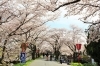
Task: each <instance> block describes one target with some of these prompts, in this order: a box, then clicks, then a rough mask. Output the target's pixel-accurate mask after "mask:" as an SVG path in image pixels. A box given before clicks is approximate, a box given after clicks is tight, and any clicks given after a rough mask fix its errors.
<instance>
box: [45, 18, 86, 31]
mask: <svg viewBox="0 0 100 66" xmlns="http://www.w3.org/2000/svg"><path fill="white" fill-rule="evenodd" d="M71 25H76V26H78V27H79V28H82V29H83V30H85V29H87V28H88V24H85V23H83V22H82V21H80V20H78V19H76V18H75V17H69V18H67V17H65V18H63V17H62V18H58V19H56V20H54V21H49V22H47V26H49V27H50V28H66V29H70V26H71Z"/></svg>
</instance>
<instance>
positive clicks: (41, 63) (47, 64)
mask: <svg viewBox="0 0 100 66" xmlns="http://www.w3.org/2000/svg"><path fill="white" fill-rule="evenodd" d="M29 66H70V65H67V64H65V63H62V64H60V63H59V62H55V61H46V60H44V59H36V60H34V61H33V62H32V63H31V64H30V65H29Z"/></svg>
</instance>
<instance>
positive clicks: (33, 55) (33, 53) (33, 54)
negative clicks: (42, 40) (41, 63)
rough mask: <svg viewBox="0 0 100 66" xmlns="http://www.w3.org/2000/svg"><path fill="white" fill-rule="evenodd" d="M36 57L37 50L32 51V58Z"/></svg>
mask: <svg viewBox="0 0 100 66" xmlns="http://www.w3.org/2000/svg"><path fill="white" fill-rule="evenodd" d="M34 59H35V51H33V52H32V60H34Z"/></svg>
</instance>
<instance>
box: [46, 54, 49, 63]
mask: <svg viewBox="0 0 100 66" xmlns="http://www.w3.org/2000/svg"><path fill="white" fill-rule="evenodd" d="M48 56H49V54H48V52H47V54H46V57H47V61H48Z"/></svg>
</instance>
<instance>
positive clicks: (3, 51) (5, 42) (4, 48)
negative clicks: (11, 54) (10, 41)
mask: <svg viewBox="0 0 100 66" xmlns="http://www.w3.org/2000/svg"><path fill="white" fill-rule="evenodd" d="M6 44H7V39H6V40H5V41H4V46H3V50H2V57H1V60H0V62H1V63H2V61H3V59H4V54H5V50H6Z"/></svg>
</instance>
